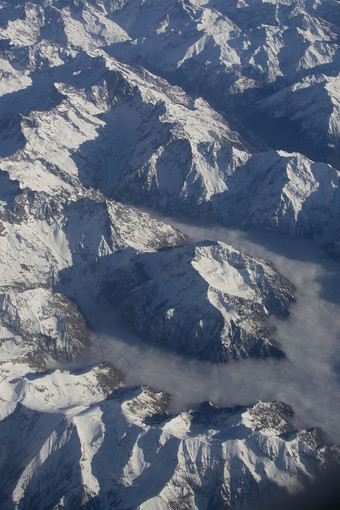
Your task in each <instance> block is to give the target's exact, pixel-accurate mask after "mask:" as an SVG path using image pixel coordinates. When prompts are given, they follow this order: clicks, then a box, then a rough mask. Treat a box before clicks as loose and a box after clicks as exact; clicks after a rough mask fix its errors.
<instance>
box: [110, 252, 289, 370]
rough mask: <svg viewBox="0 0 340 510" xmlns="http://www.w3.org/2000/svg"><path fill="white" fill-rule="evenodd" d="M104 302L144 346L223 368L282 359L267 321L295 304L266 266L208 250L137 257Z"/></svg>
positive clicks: (240, 255)
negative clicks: (253, 359) (253, 360)
mask: <svg viewBox="0 0 340 510" xmlns="http://www.w3.org/2000/svg"><path fill="white" fill-rule="evenodd" d="M102 299H103V301H104V302H105V304H106V306H107V305H108V304H111V306H113V307H114V308H116V309H117V310H118V312H119V314H121V315H122V317H123V320H124V323H125V324H126V325H127V326H128V327H130V328H132V329H133V331H134V332H136V333H137V334H138V335H139V336H140V337H141V338H142V339H143V340H145V341H149V342H152V343H156V344H158V345H160V346H166V347H167V348H170V349H172V350H175V351H176V352H178V353H180V354H182V355H186V356H190V357H196V358H199V359H205V360H210V361H228V360H229V359H231V358H234V359H238V358H243V357H267V356H280V355H282V354H283V353H282V351H281V350H280V349H279V348H278V347H277V346H275V342H274V344H273V342H272V341H271V340H270V335H271V334H272V332H273V331H272V328H271V327H270V326H269V324H267V323H266V320H265V319H266V318H267V317H269V316H270V315H271V314H275V315H281V316H284V315H287V314H288V311H287V306H288V305H289V303H291V302H292V301H293V299H294V298H293V287H292V285H291V284H290V283H289V282H288V281H287V280H286V279H284V278H283V277H282V276H280V275H279V274H278V273H277V272H276V271H275V270H274V269H273V268H272V267H271V266H270V265H269V264H267V263H266V262H265V261H263V260H259V259H254V258H251V257H248V256H247V255H246V254H244V253H242V252H239V251H237V250H235V249H233V248H232V247H231V246H228V245H225V244H223V243H211V242H206V243H203V244H198V245H192V246H185V247H179V248H170V249H167V250H161V251H159V252H157V253H150V254H142V255H140V256H137V257H135V258H134V259H132V260H131V261H130V262H129V263H128V264H127V266H126V267H123V268H119V269H118V270H117V271H116V272H115V273H113V277H112V280H111V281H110V280H108V282H107V284H106V286H105V289H104V292H103V295H102Z"/></svg>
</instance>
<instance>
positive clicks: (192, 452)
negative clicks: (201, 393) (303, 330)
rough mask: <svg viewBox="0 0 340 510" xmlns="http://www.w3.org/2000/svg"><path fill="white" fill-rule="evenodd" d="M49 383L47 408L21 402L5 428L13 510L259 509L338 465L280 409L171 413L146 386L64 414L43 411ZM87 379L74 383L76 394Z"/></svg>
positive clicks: (311, 433) (333, 452)
mask: <svg viewBox="0 0 340 510" xmlns="http://www.w3.org/2000/svg"><path fill="white" fill-rule="evenodd" d="M87 377H89V375H87ZM49 378H51V375H45V376H41V377H40V379H41V381H39V379H38V380H37V381H36V382H35V384H44V385H45V389H44V390H43V391H42V392H40V393H39V392H38V393H37V395H38V397H39V395H41V398H40V399H38V401H39V400H40V402H41V404H39V405H40V409H39V410H35V411H32V410H30V409H28V408H27V407H26V406H24V405H22V404H18V405H17V407H16V408H15V409H14V411H13V413H12V414H10V415H9V416H8V417H7V418H6V419H4V420H2V421H1V422H0V430H1V437H2V438H3V437H6V438H7V441H6V443H4V444H3V445H2V446H3V448H2V452H3V453H2V461H3V462H6V458H7V455H10V453H9V452H10V451H12V452H13V450H12V449H13V448H15V450H14V451H15V455H14V457H13V462H12V463H11V470H10V472H9V473H8V477H7V478H6V479H5V480H4V479H2V486H3V488H4V491H3V492H2V494H3V495H4V497H3V502H2V504H3V508H4V509H6V510H7V509H9V508H12V506H11V505H12V502H11V499H12V498H13V501H14V502H15V503H14V504H15V505H16V506H18V507H24V508H26V507H27V508H30V507H32V506H33V505H34V507H35V508H37V509H42V508H46V507H47V506H49V507H57V508H65V509H66V508H74V507H77V508H112V509H113V508H115V509H117V510H118V509H119V510H125V509H126V510H127V509H129V508H140V509H149V508H164V509H173V508H179V507H181V508H186V509H188V510H189V509H199V510H207V509H210V508H212V507H223V508H228V509H229V508H230V509H236V508H248V507H249V504H250V503H252V504H254V505H255V507H257V505H258V507H259V508H260V506H261V504H262V505H267V504H268V503H269V504H270V503H271V501H272V500H273V499H274V500H275V496H276V497H278V496H282V495H284V494H288V493H294V492H296V491H298V490H301V488H302V486H303V485H304V484H306V483H307V485H308V483H309V482H310V481H312V480H313V478H314V477H317V476H319V475H320V474H321V473H323V472H326V470H327V468H328V467H329V466H330V464H331V462H332V461H333V462H334V461H335V462H339V456H340V453H339V450H338V449H337V448H335V447H331V446H323V445H322V435H320V431H318V430H317V429H314V430H308V431H307V430H300V431H294V432H293V431H292V425H291V423H290V420H291V418H292V415H293V413H292V411H291V409H290V408H289V407H288V406H286V405H284V404H282V403H280V402H273V403H262V402H258V403H257V404H255V405H253V406H249V407H246V408H238V409H223V408H218V407H216V406H214V405H212V404H210V403H209V404H208V403H207V404H204V405H202V406H201V407H199V408H198V409H196V410H192V411H189V412H183V413H181V414H179V415H169V414H168V413H167V400H168V397H167V395H166V394H164V393H155V392H153V391H152V390H151V389H150V388H147V387H142V388H136V389H134V390H118V391H116V392H115V393H113V395H112V396H111V397H110V398H108V399H106V400H103V401H101V402H98V404H95V405H92V406H91V408H89V409H87V410H79V408H78V410H77V409H76V408H74V410H73V411H72V412H71V413H69V414H68V416H67V417H64V416H63V415H62V414H58V413H57V412H55V413H54V414H53V413H46V412H44V407H46V404H45V405H44V398H43V397H44V394H46V392H47V391H48V390H47V388H48V385H49ZM82 378H83V379H81V377H80V376H78V378H77V376H75V375H74V376H73V379H74V380H77V379H78V385H77V387H78V392H79V391H81V389H82V385H83V384H84V382H85V381H84V375H83V376H82ZM33 382H34V381H33ZM32 390H33V388H32ZM18 435H19V437H20V442H19V441H17V437H18ZM113 459H114V461H113ZM151 459H152V462H150V461H151ZM59 473H62V476H58V474H59Z"/></svg>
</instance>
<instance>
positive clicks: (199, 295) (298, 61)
mask: <svg viewBox="0 0 340 510" xmlns="http://www.w3.org/2000/svg"><path fill="white" fill-rule="evenodd" d="M338 7H339V6H338V2H337V1H335V0H324V1H318V0H313V1H308V0H299V1H293V0H280V1H279V2H273V1H270V0H267V1H265V0H256V1H243V0H242V1H241V0H240V1H236V0H235V1H234V0H231V1H228V2H224V1H219V0H210V1H208V0H191V1H189V0H170V1H168V2H161V1H158V0H157V1H156V0H143V1H139V0H119V1H118V0H117V1H115V0H71V1H69V0H67V1H66V0H44V1H35V0H32V1H30V2H28V1H24V0H15V1H6V0H2V1H0V73H1V79H0V156H1V161H0V253H1V257H0V259H1V262H0V275H1V278H0V389H1V405H0V431H1V433H0V441H1V446H2V450H1V451H2V454H1V456H0V472H1V477H0V479H1V484H0V486H1V489H0V496H1V501H2V505H3V508H4V509H5V510H12V509H14V508H18V509H19V508H20V509H21V508H25V509H31V508H32V509H33V508H34V509H39V508H41V509H45V508H53V509H59V510H61V509H65V510H72V509H74V508H84V509H91V508H93V509H94V508H97V509H98V508H99V509H107V508H112V509H115V510H124V509H126V510H128V509H136V510H137V509H138V510H149V509H150V510H151V509H154V508H157V509H158V508H162V509H167V510H173V509H177V508H183V509H184V508H185V509H193V510H194V509H199V510H211V509H212V508H223V509H224V508H230V509H235V510H236V509H244V510H246V509H247V510H248V509H249V505H251V504H253V503H254V505H255V508H256V506H258V507H259V508H266V505H268V504H270V503H271V501H273V498H274V500H275V501H276V499H277V500H278V501H279V500H280V498H281V497H284V496H287V495H289V494H294V493H296V492H298V491H299V490H302V489H303V488H306V487H309V486H310V482H311V481H312V480H314V479H317V478H318V477H319V476H322V475H323V474H324V475H325V474H326V475H327V474H328V469H331V468H332V466H333V467H334V466H336V465H338V464H339V462H340V452H339V449H338V447H336V446H331V445H327V444H325V443H326V439H325V438H324V437H323V435H322V432H321V431H320V430H319V429H311V430H302V429H301V430H296V427H295V426H294V424H293V420H294V417H293V415H294V413H293V410H292V409H290V407H289V406H287V405H286V404H284V403H282V402H261V401H259V402H257V403H256V404H251V405H248V406H247V407H238V408H235V409H224V408H221V407H218V406H216V405H214V404H212V403H206V404H202V405H200V404H197V403H196V404H195V405H194V406H193V408H192V409H191V410H187V411H183V412H178V410H177V411H176V412H175V411H174V409H173V408H172V404H171V402H172V400H171V395H169V394H168V393H167V392H164V391H162V392H157V391H154V390H153V389H151V388H149V387H147V386H143V385H142V386H138V387H137V388H130V387H128V386H127V383H126V382H125V379H124V378H125V376H126V374H123V373H122V372H121V371H120V370H118V368H117V366H115V361H114V360H112V359H110V363H109V362H107V361H106V360H105V359H103V357H102V356H101V353H100V352H97V353H94V354H93V349H94V347H93V345H92V343H93V342H94V335H97V334H98V333H105V334H106V335H107V336H108V338H109V337H110V336H111V337H112V336H113V337H114V336H115V333H116V332H117V331H119V334H120V336H121V337H123V340H126V341H129V342H132V341H136V342H137V341H138V342H139V345H145V344H152V345H153V346H154V348H157V349H158V348H159V349H162V350H163V351H164V350H165V351H166V350H168V351H169V350H170V351H173V352H175V353H177V354H178V355H180V356H183V357H185V359H186V361H187V362H188V363H190V361H191V360H194V359H196V360H201V361H202V360H204V361H205V362H223V363H228V362H230V361H233V360H238V361H237V363H239V364H242V363H243V362H244V363H245V361H243V360H244V358H262V359H265V360H266V361H265V362H264V363H274V362H273V360H270V358H273V357H274V358H279V359H280V361H277V360H276V363H282V364H284V363H288V362H287V361H286V360H285V345H284V344H277V343H276V342H275V340H274V339H275V330H274V329H273V326H272V320H269V319H271V318H273V317H279V318H282V319H284V318H285V317H287V316H288V315H289V311H288V308H289V306H290V305H291V304H292V303H293V301H294V299H295V298H294V295H295V291H297V296H298V294H299V289H294V287H293V285H292V284H291V283H290V282H289V280H288V279H287V278H286V277H284V276H282V275H280V274H279V273H278V272H277V271H276V270H275V269H274V267H273V265H272V264H271V263H270V262H268V261H265V260H263V259H259V258H255V257H250V256H249V255H247V254H246V253H244V252H242V251H240V250H238V249H236V248H234V247H232V246H230V244H225V243H223V242H212V241H204V242H200V243H194V242H192V241H191V239H190V238H189V237H187V236H185V235H184V234H183V233H182V232H180V231H179V230H178V229H176V228H174V227H173V226H171V224H169V221H165V220H163V219H160V218H159V217H158V218H156V217H155V216H154V215H155V214H156V213H158V216H160V215H163V216H164V215H168V216H170V215H173V216H177V217H180V218H181V219H182V220H187V221H192V222H198V221H199V222H204V223H205V224H206V225H209V226H211V228H213V227H214V226H216V225H224V226H229V227H230V226H232V227H238V228H253V227H255V228H256V229H258V230H260V231H261V230H265V231H273V232H274V231H275V232H281V233H283V234H284V235H286V236H287V237H286V239H287V242H289V239H290V238H291V237H292V236H296V237H301V238H304V237H305V236H312V235H314V234H317V233H323V234H325V235H326V236H327V242H328V244H327V250H328V251H329V252H330V253H331V254H333V255H334V256H338V251H339V249H338V244H339V218H340V214H339V213H340V197H339V171H338V170H337V168H339V87H338V86H337V80H338V77H339V15H338V14H337V12H338ZM331 165H333V166H331ZM170 223H171V222H170ZM287 276H288V277H289V275H287ZM131 332H132V333H133V334H134V335H135V337H132V335H131V334H130V333H131ZM131 338H132V340H131ZM273 338H274V339H273ZM112 341H114V340H112ZM94 345H96V343H95V342H94ZM306 346H307V347H308V342H306ZM307 347H306V348H307ZM91 349H92V350H91ZM118 361H119V360H117V363H116V365H118ZM209 366H210V365H209ZM215 366H216V365H215ZM227 366H228V367H229V366H230V364H229V365H227ZM277 366H284V367H286V365H279V364H278V365H277ZM75 367H76V368H75ZM211 367H213V365H211ZM142 382H143V381H142ZM222 390H223V388H222ZM278 393H280V392H278ZM255 400H256V399H254V400H253V401H255ZM247 403H249V402H247ZM240 404H242V402H240Z"/></svg>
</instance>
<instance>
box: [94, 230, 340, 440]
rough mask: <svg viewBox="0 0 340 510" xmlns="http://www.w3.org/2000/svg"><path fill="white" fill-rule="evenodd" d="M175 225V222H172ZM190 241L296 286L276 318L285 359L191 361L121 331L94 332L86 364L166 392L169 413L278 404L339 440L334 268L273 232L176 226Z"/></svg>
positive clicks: (316, 252) (339, 270)
mask: <svg viewBox="0 0 340 510" xmlns="http://www.w3.org/2000/svg"><path fill="white" fill-rule="evenodd" d="M172 223H174V222H172ZM175 226H177V227H178V228H180V229H181V230H182V231H183V232H185V233H186V234H187V235H189V236H190V238H191V239H192V240H193V241H198V240H203V239H212V240H221V241H224V242H227V243H229V244H232V245H233V246H235V247H236V248H239V249H243V250H245V251H246V252H247V253H249V254H250V255H253V256H257V257H262V258H265V259H267V260H269V261H271V262H272V263H273V264H274V266H275V267H276V269H277V270H278V271H279V272H281V274H283V275H284V276H285V277H287V278H288V279H289V280H290V281H291V282H292V283H294V284H295V285H296V289H297V291H296V296H297V301H296V304H294V305H292V307H291V317H290V318H289V319H286V320H278V319H275V320H274V323H275V325H276V327H277V330H276V333H275V335H274V337H275V339H276V340H278V341H279V342H280V343H281V345H282V348H283V350H284V351H285V353H286V355H287V359H286V360H281V361H275V360H268V359H267V360H265V361H255V360H242V361H238V362H232V363H228V364H226V365H221V364H212V363H206V362H198V361H192V360H188V359H184V358H181V357H180V356H176V355H174V354H169V353H166V352H164V351H160V350H158V349H156V348H153V347H150V346H147V345H145V344H142V343H141V342H138V340H137V339H136V338H132V336H131V335H129V334H127V333H126V332H124V331H122V330H119V331H118V330H115V331H113V332H112V334H103V333H100V334H99V333H98V334H97V333H96V332H94V334H93V339H92V341H93V344H92V348H91V360H92V362H93V361H102V360H106V361H110V362H111V363H112V364H113V365H115V366H116V367H117V368H119V369H120V370H122V371H123V373H124V374H125V381H126V383H127V384H128V385H133V386H135V385H139V384H147V385H150V386H151V387H153V388H154V389H155V390H164V391H167V392H169V393H170V394H171V395H172V396H173V398H172V409H173V411H180V410H183V409H187V408H189V407H191V406H193V405H195V404H196V403H198V402H202V401H205V400H211V401H213V402H215V403H216V404H219V405H221V406H228V407H231V406H234V405H246V404H251V403H254V402H256V401H257V400H265V401H269V400H282V401H284V402H286V403H287V404H290V405H291V406H292V407H293V410H294V412H295V425H296V426H297V427H306V428H308V427H313V426H319V427H321V428H322V429H323V430H324V432H326V434H327V439H328V440H330V441H333V442H340V430H339V426H338V424H339V418H340V392H339V389H340V388H339V365H340V313H339V312H340V295H339V294H338V289H340V267H339V265H338V264H337V263H336V262H334V261H332V260H330V259H329V258H327V256H326V255H325V254H324V253H323V252H322V251H321V250H320V249H318V247H317V246H316V245H315V244H313V243H312V242H306V241H299V240H294V241H289V240H287V239H285V238H283V237H280V236H276V235H273V234H270V235H269V234H268V235H265V234H257V235H256V234H254V233H252V234H250V233H248V234H246V233H244V232H238V231H235V230H227V229H223V228H218V229H214V230H211V229H207V228H202V227H194V226H192V225H184V224H179V223H177V224H175Z"/></svg>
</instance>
